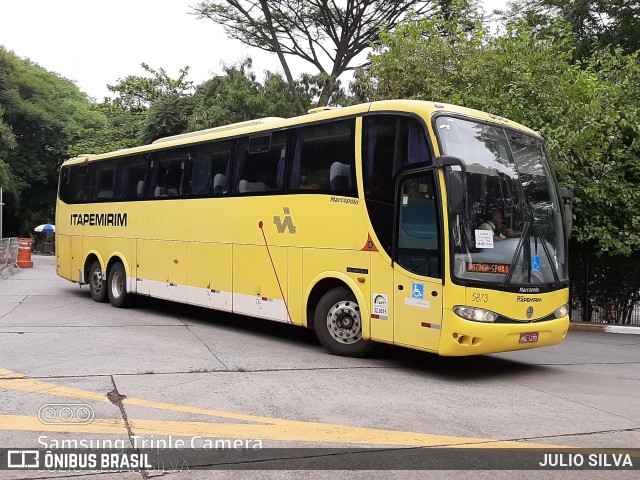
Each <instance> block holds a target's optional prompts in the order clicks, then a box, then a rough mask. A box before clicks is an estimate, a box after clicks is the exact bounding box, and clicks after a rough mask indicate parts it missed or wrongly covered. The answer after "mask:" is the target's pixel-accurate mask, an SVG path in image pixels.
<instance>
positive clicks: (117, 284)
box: [107, 262, 131, 308]
mask: <svg viewBox="0 0 640 480" xmlns="http://www.w3.org/2000/svg"><path fill="white" fill-rule="evenodd" d="M107 286H108V288H107V291H108V292H109V301H110V302H111V305H113V306H114V307H116V308H122V307H125V306H126V305H127V303H128V301H129V298H130V297H131V294H130V293H128V292H127V274H126V272H125V270H124V265H122V263H120V262H118V263H115V264H114V265H113V266H112V267H111V269H110V270H109V283H108V284H107Z"/></svg>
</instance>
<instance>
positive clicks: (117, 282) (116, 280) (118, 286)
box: [111, 271, 124, 298]
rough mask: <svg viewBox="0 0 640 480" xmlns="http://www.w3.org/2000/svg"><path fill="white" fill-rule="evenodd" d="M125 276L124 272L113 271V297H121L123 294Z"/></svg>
mask: <svg viewBox="0 0 640 480" xmlns="http://www.w3.org/2000/svg"><path fill="white" fill-rule="evenodd" d="M123 280H124V276H123V275H122V272H119V271H116V272H114V273H113V277H112V278H111V293H112V294H113V298H120V297H121V296H122V292H123V291H124V281H123Z"/></svg>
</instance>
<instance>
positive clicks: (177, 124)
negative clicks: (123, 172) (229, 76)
mask: <svg viewBox="0 0 640 480" xmlns="http://www.w3.org/2000/svg"><path fill="white" fill-rule="evenodd" d="M141 66H142V68H143V70H145V71H146V72H147V73H148V75H144V76H140V75H129V76H127V77H125V78H122V79H119V80H118V82H117V83H116V84H115V85H108V86H107V88H108V89H109V90H110V91H111V92H113V93H115V94H116V97H115V98H113V99H111V98H105V99H104V101H103V102H102V103H99V104H92V105H91V109H92V110H93V111H95V112H97V113H99V114H101V115H104V118H105V122H104V123H103V124H102V125H100V126H98V127H96V128H93V127H88V128H86V129H83V130H81V131H80V138H79V140H78V142H76V143H75V144H74V145H73V146H72V147H70V153H71V154H72V155H79V154H84V153H104V152H110V151H112V150H118V149H121V148H128V147H134V146H136V145H139V144H140V143H150V142H152V141H153V140H155V139H156V138H159V137H164V136H167V135H174V134H177V133H182V132H183V131H185V129H186V128H187V122H188V117H189V116H190V114H191V110H192V107H191V96H192V92H193V82H192V81H190V80H187V76H188V74H189V67H184V68H182V69H181V70H180V72H179V75H178V78H171V77H170V76H169V75H168V74H167V72H166V70H165V69H164V68H162V67H160V68H158V69H157V70H156V69H153V68H151V67H150V66H149V65H147V64H146V63H142V64H141Z"/></svg>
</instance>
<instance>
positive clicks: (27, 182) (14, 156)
mask: <svg viewBox="0 0 640 480" xmlns="http://www.w3.org/2000/svg"><path fill="white" fill-rule="evenodd" d="M0 108H1V109H2V110H1V111H0V113H1V115H0V172H1V173H0V179H1V180H0V181H2V183H3V187H4V186H6V188H7V189H9V190H10V191H11V192H12V195H11V196H9V197H8V198H7V202H6V203H7V205H6V207H5V215H4V217H5V218H4V220H5V226H4V229H3V232H5V233H7V234H17V233H22V234H26V233H30V232H31V229H32V228H33V226H35V225H37V223H43V222H45V221H52V220H53V215H54V207H55V192H56V188H57V166H58V165H59V164H60V163H61V162H62V161H63V160H64V159H65V158H66V157H67V145H68V144H69V143H70V142H73V141H75V140H76V139H77V138H78V135H79V132H80V130H81V129H83V128H89V127H96V126H98V125H100V124H101V122H103V121H104V119H103V118H102V116H101V115H99V114H98V113H97V112H95V111H93V110H92V109H91V108H90V107H89V103H88V101H87V98H86V95H84V94H83V93H81V92H80V91H79V90H78V88H77V87H76V86H75V85H74V84H73V83H72V82H70V81H69V80H66V79H64V78H61V77H60V76H58V75H56V74H54V73H51V72H48V71H46V70H44V69H43V68H41V67H39V66H38V65H36V64H34V63H32V62H30V61H28V60H25V59H20V58H18V57H16V56H15V55H14V54H13V53H12V52H9V51H7V50H5V49H4V48H2V47H0Z"/></svg>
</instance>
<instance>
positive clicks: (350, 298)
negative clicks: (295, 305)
mask: <svg viewBox="0 0 640 480" xmlns="http://www.w3.org/2000/svg"><path fill="white" fill-rule="evenodd" d="M314 327H315V330H316V335H317V337H318V340H320V343H322V345H323V346H324V347H325V348H326V349H327V350H329V351H330V352H331V353H332V354H334V355H341V356H343V357H362V356H364V355H366V354H367V353H369V351H370V350H371V349H372V348H373V342H371V341H367V340H364V339H363V338H362V318H361V313H360V307H359V305H358V302H357V301H356V298H355V296H354V295H353V292H352V291H351V290H350V289H348V288H347V287H338V288H334V289H333V290H329V291H328V292H327V293H325V294H324V295H323V296H322V298H321V299H320V301H319V302H318V305H317V306H316V311H315V314H314Z"/></svg>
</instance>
